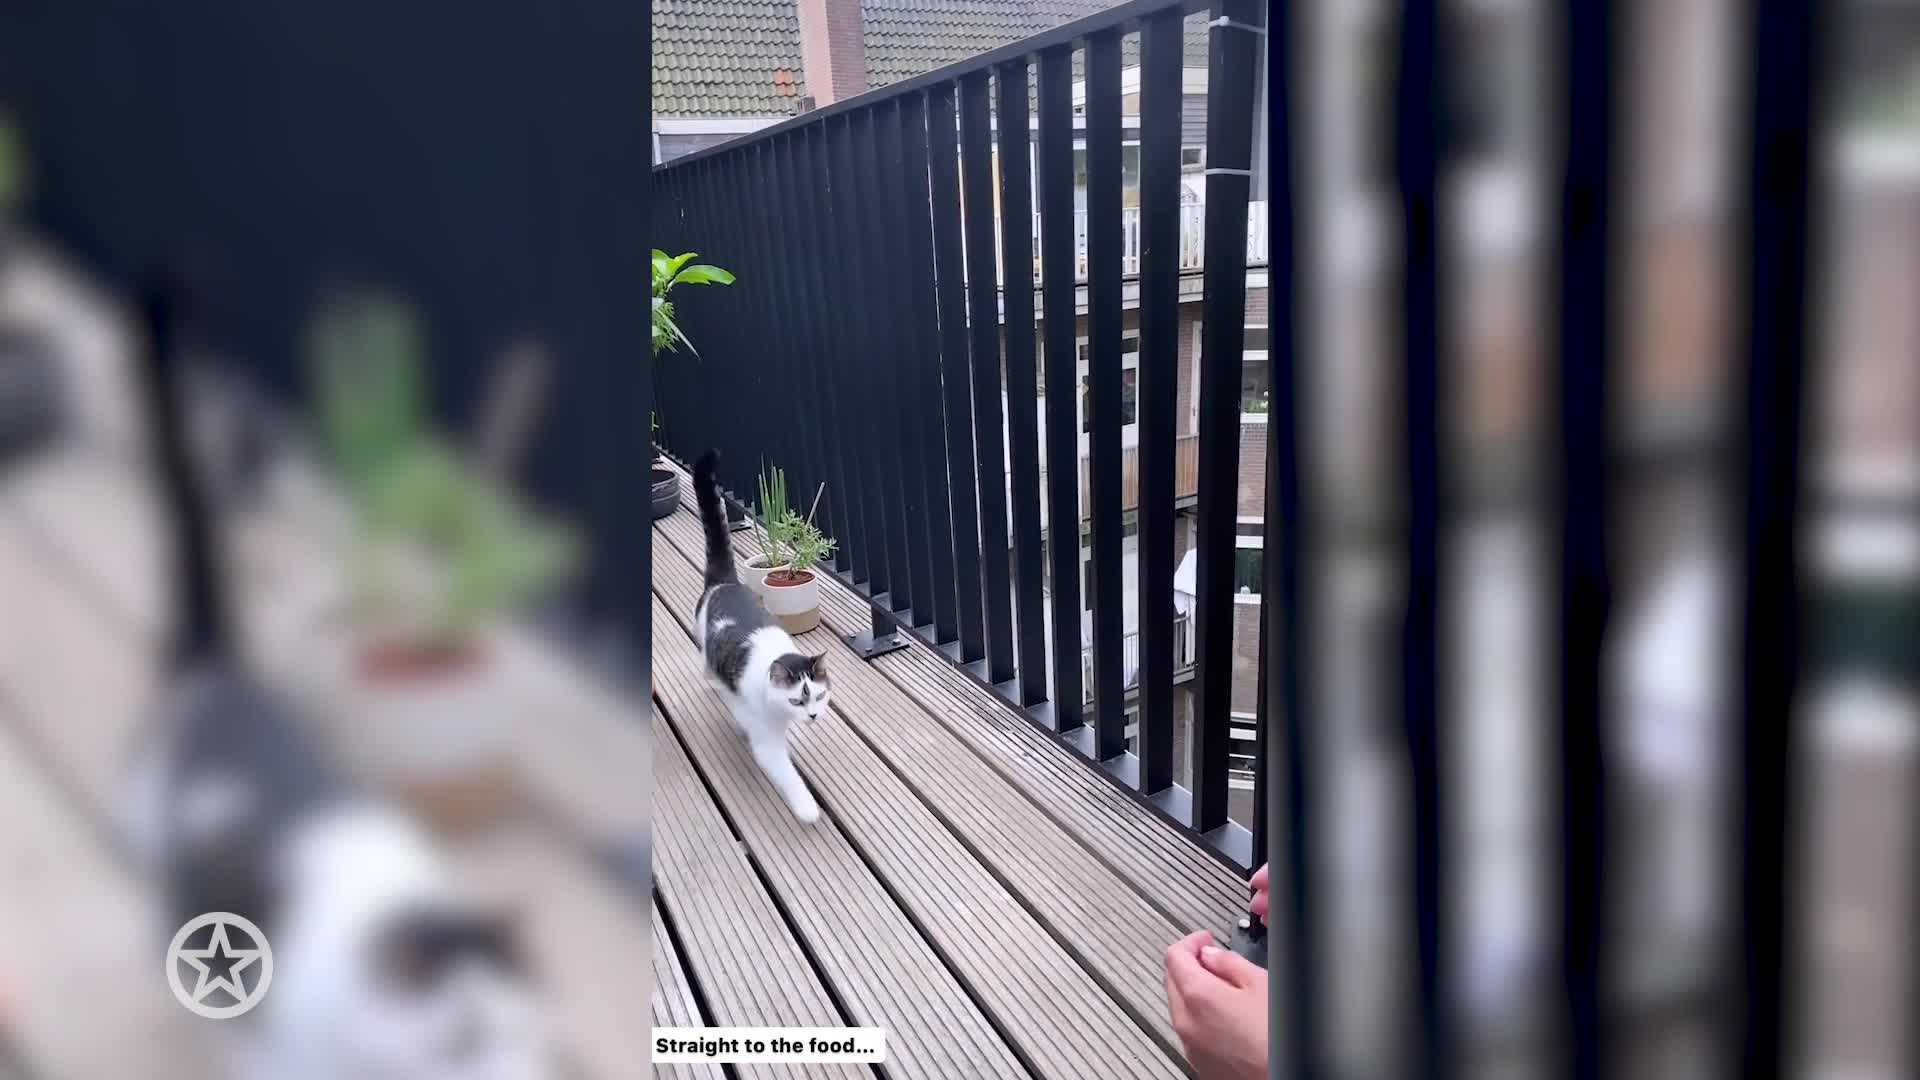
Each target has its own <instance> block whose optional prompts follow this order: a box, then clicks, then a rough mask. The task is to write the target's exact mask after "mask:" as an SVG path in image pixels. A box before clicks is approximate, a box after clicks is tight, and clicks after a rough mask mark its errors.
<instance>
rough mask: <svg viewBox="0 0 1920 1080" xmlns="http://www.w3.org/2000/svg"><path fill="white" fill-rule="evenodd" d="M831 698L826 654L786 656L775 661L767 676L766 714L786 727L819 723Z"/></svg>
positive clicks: (831, 691) (831, 690)
mask: <svg viewBox="0 0 1920 1080" xmlns="http://www.w3.org/2000/svg"><path fill="white" fill-rule="evenodd" d="M832 698H833V683H832V682H831V681H830V680H829V679H828V678H827V658H826V656H825V654H822V655H820V656H803V655H801V654H800V653H789V654H787V655H786V656H782V657H780V658H779V659H777V660H775V661H774V662H773V667H772V669H771V670H769V671H768V673H767V711H768V712H770V713H772V714H774V715H776V716H779V717H781V718H782V719H784V720H786V721H787V722H788V723H806V722H811V721H814V720H818V719H819V718H820V714H821V713H823V712H826V711H827V705H828V704H829V702H830V701H831V700H832Z"/></svg>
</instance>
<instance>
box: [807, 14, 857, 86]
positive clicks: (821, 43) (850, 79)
mask: <svg viewBox="0 0 1920 1080" xmlns="http://www.w3.org/2000/svg"><path fill="white" fill-rule="evenodd" d="M799 8H800V62H801V63H802V65H804V66H805V67H806V77H807V96H808V97H810V98H812V99H813V102H814V104H815V105H831V104H833V103H834V102H836V101H839V100H840V99H842V98H850V97H853V96H855V95H856V94H861V93H864V92H865V91H866V89H867V39H866V31H865V30H864V29H863V28H862V27H861V24H860V0H799Z"/></svg>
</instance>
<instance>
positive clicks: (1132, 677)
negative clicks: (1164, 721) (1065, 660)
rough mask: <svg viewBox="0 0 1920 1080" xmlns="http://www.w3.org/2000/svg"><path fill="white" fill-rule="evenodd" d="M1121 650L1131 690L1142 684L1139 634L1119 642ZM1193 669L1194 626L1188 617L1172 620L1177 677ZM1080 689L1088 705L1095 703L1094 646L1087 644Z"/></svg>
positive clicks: (1082, 653) (1082, 656)
mask: <svg viewBox="0 0 1920 1080" xmlns="http://www.w3.org/2000/svg"><path fill="white" fill-rule="evenodd" d="M1120 641H1121V644H1120V649H1121V653H1122V655H1123V656H1124V659H1123V660H1122V661H1121V671H1123V672H1125V678H1126V688H1127V689H1128V690H1132V689H1133V688H1134V687H1136V686H1138V685H1140V631H1138V630H1129V631H1127V633H1126V636H1125V637H1123V638H1121V639H1120ZM1192 667H1193V634H1192V625H1191V623H1189V622H1188V620H1187V617H1186V616H1185V615H1176V616H1174V619H1173V671H1174V674H1175V675H1179V674H1181V673H1182V672H1185V671H1187V670H1188V669H1190V668H1192ZM1080 686H1081V688H1082V693H1083V694H1084V696H1085V697H1086V700H1087V701H1088V702H1092V701H1093V646H1092V645H1087V646H1085V647H1083V648H1082V649H1081V650H1080Z"/></svg>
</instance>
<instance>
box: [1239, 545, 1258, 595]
mask: <svg viewBox="0 0 1920 1080" xmlns="http://www.w3.org/2000/svg"><path fill="white" fill-rule="evenodd" d="M1265 558H1266V553H1265V552H1262V551H1261V550H1260V549H1258V548H1235V549H1234V552H1233V591H1234V592H1237V593H1252V594H1254V595H1256V596H1257V595H1259V593H1260V564H1261V563H1262V562H1263V561H1264V560H1265Z"/></svg>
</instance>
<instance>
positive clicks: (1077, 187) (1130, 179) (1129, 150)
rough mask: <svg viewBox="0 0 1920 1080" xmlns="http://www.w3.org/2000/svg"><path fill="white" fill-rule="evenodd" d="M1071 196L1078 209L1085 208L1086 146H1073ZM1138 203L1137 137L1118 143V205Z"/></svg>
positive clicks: (1128, 205)
mask: <svg viewBox="0 0 1920 1080" xmlns="http://www.w3.org/2000/svg"><path fill="white" fill-rule="evenodd" d="M1073 197H1074V201H1075V203H1076V204H1077V207H1078V209H1080V210H1085V209H1086V208H1087V202H1086V200H1087V147H1086V144H1085V143H1080V144H1079V145H1077V146H1075V147H1074V148H1073ZM1139 205H1140V143H1139V141H1138V140H1137V139H1135V140H1130V141H1126V142H1122V143H1121V144H1120V206H1121V207H1122V208H1123V209H1127V210H1132V209H1137V208H1138V207H1139Z"/></svg>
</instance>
